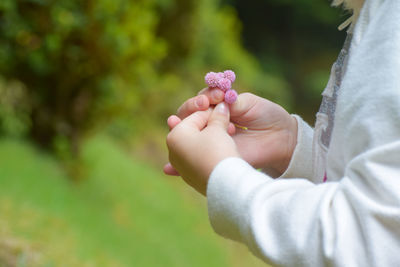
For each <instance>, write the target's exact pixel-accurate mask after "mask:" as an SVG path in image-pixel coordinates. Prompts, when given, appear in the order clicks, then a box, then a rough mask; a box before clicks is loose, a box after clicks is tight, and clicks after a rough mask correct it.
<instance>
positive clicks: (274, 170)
mask: <svg viewBox="0 0 400 267" xmlns="http://www.w3.org/2000/svg"><path fill="white" fill-rule="evenodd" d="M297 135H298V122H297V119H296V118H295V117H294V116H291V115H290V117H288V122H287V126H286V127H285V128H284V129H282V132H281V133H280V135H279V136H280V141H279V142H280V143H281V147H282V148H283V149H281V150H280V153H279V154H280V155H279V156H278V157H277V158H276V161H275V162H274V163H272V164H270V165H269V167H267V168H264V169H263V170H264V171H265V172H266V173H267V174H269V175H270V176H272V177H279V176H281V175H282V174H283V173H285V171H286V170H287V168H288V167H289V164H290V162H291V159H292V156H293V153H294V150H295V148H296V145H297Z"/></svg>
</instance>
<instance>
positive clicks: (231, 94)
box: [225, 89, 238, 104]
mask: <svg viewBox="0 0 400 267" xmlns="http://www.w3.org/2000/svg"><path fill="white" fill-rule="evenodd" d="M237 97H238V94H237V93H236V91H235V90H233V89H231V90H228V91H226V92H225V102H226V103H228V104H233V103H235V101H236V99H237Z"/></svg>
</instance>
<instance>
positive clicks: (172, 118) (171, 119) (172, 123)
mask: <svg viewBox="0 0 400 267" xmlns="http://www.w3.org/2000/svg"><path fill="white" fill-rule="evenodd" d="M181 121H182V120H181V119H180V118H179V117H178V116H175V115H172V116H169V118H168V120H167V124H168V126H169V129H170V130H172V129H174V128H175V126H176V125H178V124H179V123H180V122H181Z"/></svg>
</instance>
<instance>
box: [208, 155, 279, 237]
mask: <svg viewBox="0 0 400 267" xmlns="http://www.w3.org/2000/svg"><path fill="white" fill-rule="evenodd" d="M271 181H272V178H270V177H269V176H267V175H265V174H263V173H261V172H259V171H257V170H256V169H254V168H253V167H252V166H250V165H249V164H248V163H247V162H246V161H244V160H242V159H240V158H227V159H225V160H223V161H221V162H220V163H218V165H217V166H216V167H215V168H214V170H213V172H212V173H211V175H210V179H209V182H208V186H207V201H208V214H209V217H210V223H211V226H212V227H213V229H214V231H215V232H216V233H217V234H219V235H221V236H224V237H226V238H229V239H233V240H236V241H241V242H243V241H244V240H242V239H243V238H242V237H245V236H249V233H247V232H248V231H249V228H248V227H246V225H248V222H247V221H246V220H248V218H250V216H247V215H248V213H249V212H250V211H249V209H248V207H247V206H246V205H245V203H249V201H246V199H245V198H248V197H249V196H252V195H253V194H251V193H250V192H251V191H253V190H254V189H255V188H258V187H259V185H260V184H264V183H266V182H271Z"/></svg>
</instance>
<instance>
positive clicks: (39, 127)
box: [0, 0, 165, 152]
mask: <svg viewBox="0 0 400 267" xmlns="http://www.w3.org/2000/svg"><path fill="white" fill-rule="evenodd" d="M153 6H154V1H146V0H143V1H142V0H135V1H128V0H112V1H111V0H98V1H84V2H82V1H78V0H71V1H51V0H2V1H1V2H0V73H1V74H2V75H3V76H4V77H6V78H7V79H14V80H19V81H21V82H23V83H24V84H25V86H26V87H25V88H26V95H27V98H28V99H29V100H30V120H31V127H30V130H29V133H30V136H31V137H32V138H33V139H34V140H35V141H37V142H38V143H40V144H41V145H43V146H45V147H49V146H51V145H53V142H54V140H55V137H56V136H62V137H64V138H65V140H66V141H67V142H70V144H72V150H73V151H75V152H76V151H77V149H78V143H79V142H78V141H79V138H80V136H81V135H82V134H83V133H84V132H85V131H87V130H88V129H91V128H92V127H93V126H94V125H95V124H96V123H98V121H102V120H104V119H107V118H108V117H110V116H115V115H116V114H115V113H122V112H125V113H126V112H129V111H131V109H132V108H136V107H137V105H135V103H136V102H137V101H140V97H141V94H142V92H141V91H140V89H141V87H140V86H136V87H135V90H132V89H131V87H132V84H138V83H140V82H141V81H143V80H145V79H147V78H148V77H147V76H149V75H152V74H153V73H152V71H148V70H149V69H151V67H152V64H153V63H154V62H156V61H158V60H159V59H160V58H162V56H163V54H164V53H165V49H164V45H163V42H161V41H160V40H158V39H157V38H156V36H155V34H154V29H155V27H156V25H157V22H158V21H157V17H156V14H155V13H154V12H153ZM2 120H3V121H4V119H3V118H2ZM2 128H3V129H2V130H3V131H4V123H2Z"/></svg>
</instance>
